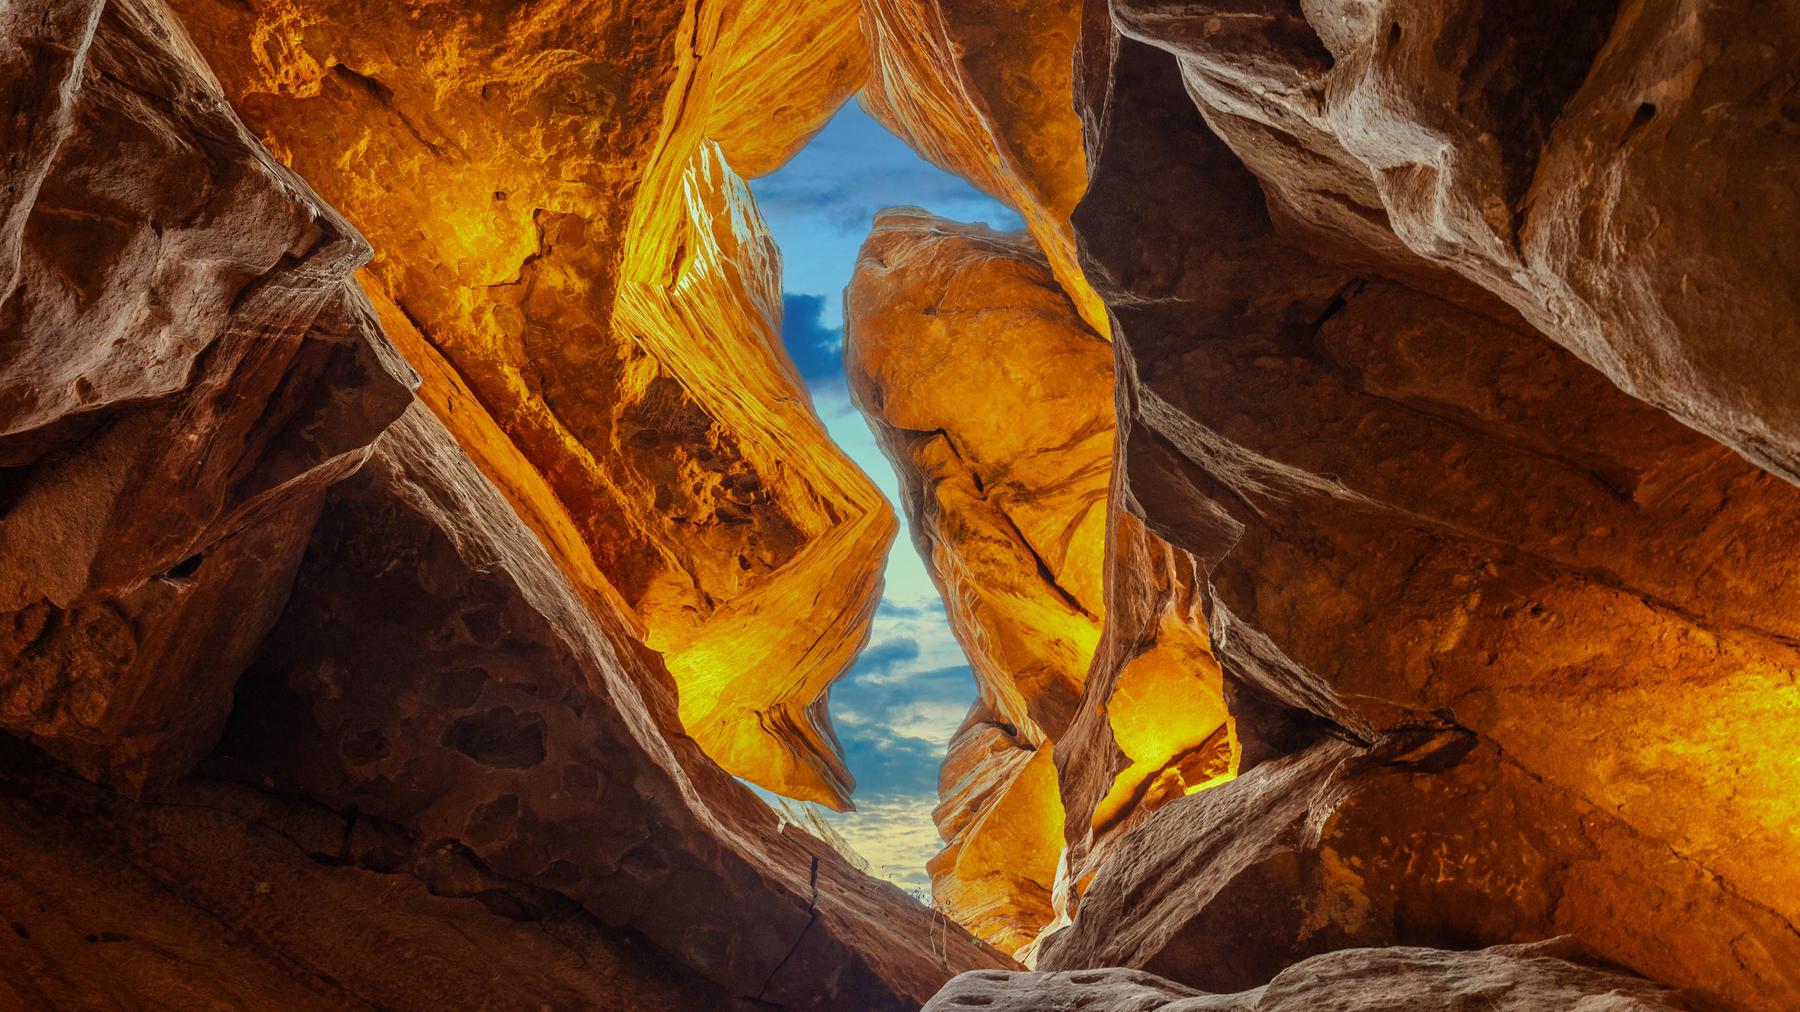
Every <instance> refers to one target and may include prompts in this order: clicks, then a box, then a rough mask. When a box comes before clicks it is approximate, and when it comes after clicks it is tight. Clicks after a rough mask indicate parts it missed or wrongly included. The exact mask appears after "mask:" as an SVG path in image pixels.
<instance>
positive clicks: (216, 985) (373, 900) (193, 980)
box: [0, 743, 737, 1012]
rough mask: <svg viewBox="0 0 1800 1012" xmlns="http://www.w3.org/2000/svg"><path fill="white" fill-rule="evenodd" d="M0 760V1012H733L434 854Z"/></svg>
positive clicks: (284, 807) (283, 804)
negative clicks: (385, 1011) (114, 1011)
mask: <svg viewBox="0 0 1800 1012" xmlns="http://www.w3.org/2000/svg"><path fill="white" fill-rule="evenodd" d="M0 751H3V760H4V761H3V762H0V770H3V772H0V812H3V813H4V817H3V818H0V846H3V847H4V852H5V854H6V860H5V861H3V862H0V909H3V910H4V911H5V915H4V919H5V920H6V921H7V924H6V925H4V926H0V966H3V967H5V973H4V974H0V1004H4V1005H5V1006H6V1007H7V1008H16V1009H32V1010H64V1009H66V1010H70V1012H75V1010H86V1009H95V1008H178V1009H191V1008H222V1009H266V1008H281V1009H307V1010H311V1009H345V1008H368V1007H372V1006H373V1007H380V1008H390V1009H396V1010H408V1012H411V1010H418V1012H427V1010H440V1009H446V1008H465V1007H469V1005H470V1003H471V996H474V995H479V996H480V998H479V1002H480V1007H482V1008H487V1009H495V1010H519V1012H541V1010H543V1009H545V1008H550V1009H555V1010H558V1012H562V1010H568V1012H575V1010H578V1009H594V1008H608V1009H621V1010H628V1012H692V1010H700V1009H705V1010H709V1012H711V1010H728V1009H733V1008H735V1007H737V1006H734V1005H733V1003H732V999H731V997H730V996H729V995H727V994H726V993H724V992H723V991H721V990H719V989H718V988H717V987H715V986H712V985H709V984H708V983H707V982H706V981H704V980H703V979H700V978H697V977H696V976H695V975H694V974H692V973H691V972H689V971H688V970H687V969H686V968H685V967H682V966H681V965H680V964H679V963H677V962H676V961H675V960H673V959H671V958H669V956H668V955H667V954H666V953H663V952H660V951H658V950H657V949H656V948H655V947H654V946H652V945H650V944H649V943H647V942H645V941H644V939H643V938H642V937H641V936H639V935H637V934H635V933H634V932H631V931H629V930H620V929H614V928H609V927H607V926H606V925H604V924H601V923H600V922H599V921H597V920H596V919H595V918H593V917H592V916H591V915H588V914H585V913H584V912H583V911H581V910H580V908H579V907H578V906H577V905H576V904H574V903H573V902H571V901H569V900H567V899H564V898H562V897H560V896H558V895H556V894H554V893H547V892H545V891H543V890H533V889H530V888H528V887H524V886H521V885H519V884H518V883H515V882H508V881H506V880H504V879H502V878H500V877H498V876H496V875H494V874H493V873H492V872H490V871H488V870H486V869H485V868H483V867H482V866H481V864H480V862H479V861H477V860H475V859H474V858H472V857H471V856H470V855H469V853H468V851H467V850H466V849H463V848H460V847H458V846H456V845H455V844H453V843H450V842H448V841H431V840H422V839H419V838H417V837H416V836H414V835H412V834H410V833H408V832H407V831H406V830H405V829H404V828H402V827H400V826H398V825H394V824H392V823H386V822H383V821H381V820H379V819H375V818H372V817H370V816H367V815H362V814H358V813H354V812H349V813H346V812H340V811H333V810H330V809H326V808H324V807H322V806H320V805H318V804H317V803H314V802H308V801H305V800H303V799H297V798H294V797H292V796H279V795H273V794H269V793H266V792H263V791H260V790H257V789H256V788H254V787H251V786H248V785H244V784H239V783H234V782H230V781H228V780H220V779H216V778H193V779H190V780H186V781H183V782H181V783H180V784H177V785H174V786H172V787H170V788H169V789H168V790H166V791H165V792H164V794H163V796H162V797H161V798H160V800H159V801H157V802H156V803H138V802H131V801H128V800H126V799H124V798H122V797H120V796H118V795H116V794H112V793H110V792H108V791H106V790H104V789H102V788H98V787H95V786H93V785H91V784H87V783H84V782H82V781H80V780H77V779H75V778H74V777H72V776H70V775H69V774H67V773H66V772H61V771H57V770H53V769H51V768H50V767H49V764H48V763H46V762H44V761H43V760H42V759H33V758H31V757H29V756H26V755H24V754H23V753H24V751H25V750H24V749H22V748H20V747H18V746H16V745H13V744H10V743H7V744H4V745H0ZM401 954H403V957H404V958H397V956H399V955H401Z"/></svg>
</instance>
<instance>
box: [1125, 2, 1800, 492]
mask: <svg viewBox="0 0 1800 1012" xmlns="http://www.w3.org/2000/svg"><path fill="white" fill-rule="evenodd" d="M1111 8H1112V11H1113V20H1114V22H1115V23H1116V25H1117V26H1118V28H1119V30H1121V31H1122V32H1124V33H1125V34H1126V35H1128V36H1130V37H1132V38H1134V39H1138V40H1141V41H1143V42H1146V43H1148V44H1150V45H1154V46H1157V47H1160V48H1161V49H1163V50H1164V51H1166V52H1168V53H1170V54H1172V55H1173V56H1174V57H1176V58H1177V60H1178V61H1179V65H1180V69H1181V76H1182V84H1183V86H1184V87H1185V89H1186V90H1187V91H1188V92H1189V94H1190V95H1191V97H1192V99H1193V102H1194V104H1195V105H1197V106H1198V107H1199V109H1200V110H1201V111H1202V112H1203V113H1204V115H1205V117H1206V119H1207V122H1208V123H1209V124H1210V125H1211V127H1212V128H1213V129H1214V130H1215V131H1217V133H1218V135H1219V136H1220V137H1221V138H1222V139H1223V140H1224V141H1225V142H1226V143H1227V144H1228V145H1229V146H1230V147H1231V148H1232V150H1233V151H1234V152H1235V153H1236V154H1237V156H1238V157H1239V158H1240V159H1242V161H1243V163H1244V164H1245V165H1246V166H1247V167H1248V168H1250V169H1251V170H1252V171H1253V172H1255V174H1256V175H1257V177H1258V178H1259V179H1261V180H1262V181H1263V183H1264V184H1265V186H1266V187H1267V188H1268V190H1269V192H1270V193H1271V195H1272V197H1273V199H1274V200H1275V201H1276V203H1277V204H1278V205H1279V207H1280V208H1281V210H1282V213H1284V214H1289V215H1292V216H1293V217H1294V218H1296V219H1298V220H1299V221H1303V222H1305V223H1306V225H1307V226H1308V227H1309V228H1311V229H1316V230H1317V231H1318V232H1319V233H1322V234H1323V235H1324V236H1328V237H1329V238H1330V239H1333V240H1343V241H1346V242H1348V243H1349V244H1351V245H1353V246H1355V247H1359V248H1363V249H1365V250H1369V251H1372V252H1377V253H1379V254H1382V255H1386V256H1394V255H1400V256H1403V257H1404V258H1405V259H1410V260H1413V261H1428V262H1430V263H1432V264H1435V265H1440V266H1442V267H1445V268H1448V269H1450V270H1452V271H1454V272H1456V273H1457V274H1458V275H1460V276H1462V277H1464V278H1466V279H1469V280H1471V281H1473V282H1475V283H1476V284H1478V285H1480V286H1481V287H1482V288H1484V289H1486V290H1488V291H1490V292H1492V293H1494V294H1495V295H1497V296H1499V297H1500V298H1502V299H1504V300H1505V301H1506V302H1507V304H1508V305H1510V306H1511V307H1513V308H1514V309H1516V310H1518V312H1519V313H1520V314H1522V315H1523V316H1524V318H1525V319H1526V320H1527V321H1529V322H1530V324H1531V325H1532V326H1533V327H1535V328H1536V329H1537V330H1538V331H1539V332H1540V333H1542V334H1543V335H1545V336H1547V337H1549V338H1550V339H1551V340H1553V341H1555V342H1557V343H1558V344H1560V345H1562V346H1563V347H1565V348H1567V349H1569V350H1570V351H1573V352H1574V353H1575V354H1576V355H1577V356H1578V357H1579V358H1580V359H1582V360H1583V361H1585V362H1586V363H1588V364H1589V365H1591V366H1593V367H1595V368H1596V369H1598V370H1600V371H1601V372H1602V373H1604V374H1605V375H1606V376H1607V378H1608V379H1610V380H1612V381H1613V382H1614V383H1615V384H1617V385H1618V386H1619V387H1620V388H1621V389H1623V390H1625V391H1627V392H1629V393H1631V394H1634V395H1636V396H1638V397H1641V398H1643V399H1644V400H1647V401H1649V402H1651V403H1653V404H1655V405H1657V406H1658V407H1661V408H1663V409H1664V410H1666V411H1668V412H1669V413H1670V414H1672V415H1674V416H1675V417H1677V418H1679V419H1681V420H1682V421H1684V422H1686V423H1688V424H1689V425H1692V426H1694V427H1695V428H1698V429H1700V430H1701V431H1703V432H1706V433H1708V434H1709V435H1712V436H1714V437H1715V438H1718V439H1720V440H1721V441H1723V442H1725V443H1726V444H1727V445H1729V446H1732V447H1733V448H1735V449H1737V450H1738V451H1739V452H1740V453H1742V454H1744V455H1745V456H1746V457H1748V458H1749V459H1750V460H1752V461H1754V462H1756V463H1758V464H1760V465H1762V466H1764V467H1767V468H1769V469H1770V470H1772V471H1774V472H1775V473H1777V474H1780V475H1782V476H1783V477H1786V478H1788V479H1789V480H1790V481H1793V480H1795V479H1796V478H1797V477H1800V468H1797V466H1796V461H1797V460H1800V438H1797V435H1796V433H1797V432H1800V408H1796V406H1795V403H1794V399H1793V397H1792V396H1791V393H1790V391H1791V390H1792V389H1793V387H1794V383H1795V381H1796V379H1800V358H1796V352H1795V350H1794V349H1795V348H1796V347H1800V341H1797V340H1796V334H1797V330H1796V327H1797V326H1800V325H1797V324H1796V322H1795V321H1796V320H1797V319H1800V294H1796V293H1797V292H1800V286H1797V285H1796V284H1795V279H1796V278H1800V252H1797V251H1796V248H1795V245H1794V243H1793V242H1792V241H1791V239H1790V237H1789V233H1790V230H1791V226H1792V223H1793V221H1794V219H1795V215H1796V206H1795V202H1794V194H1793V190H1792V187H1791V186H1789V185H1788V184H1787V180H1788V179H1789V178H1791V176H1792V172H1793V166H1794V164H1795V163H1796V161H1800V131H1797V130H1796V128H1795V127H1796V123H1797V122H1800V105H1797V104H1796V101H1795V98H1794V89H1795V87H1796V85H1800V66H1796V64H1795V61H1794V59H1793V53H1794V52H1795V50H1796V47H1797V46H1800V12H1797V11H1795V10H1794V9H1793V8H1791V7H1787V6H1781V5H1778V6H1776V7H1772V8H1770V9H1768V10H1767V11H1766V12H1764V14H1765V15H1766V16H1759V17H1753V18H1746V17H1742V16H1739V13H1738V12H1728V11H1726V10H1724V9H1713V8H1709V9H1705V10H1700V9H1696V8H1692V7H1690V6H1688V5H1684V4H1681V3H1676V2H1673V0H1667V2H1660V0H1659V2H1653V3H1644V4H1631V3H1615V2H1606V3H1594V4H1583V5H1581V6H1580V8H1579V9H1570V8H1566V7H1564V6H1561V5H1556V4H1543V3H1522V4H1497V3H1486V2H1481V0H1457V2H1451V3H1437V2H1429V0H1387V2H1383V3H1377V4H1368V3H1363V2H1360V0H1358V2H1350V0H1342V2H1324V3H1312V4H1306V5H1282V6H1280V7H1278V8H1275V9H1271V10H1268V11H1258V12H1254V13H1246V12H1244V11H1241V10H1239V9H1237V7H1236V6H1235V5H1231V4H1220V3H1210V2H1209V3H1179V4H1176V3H1167V2H1164V0H1119V2H1117V3H1114V4H1112V5H1111Z"/></svg>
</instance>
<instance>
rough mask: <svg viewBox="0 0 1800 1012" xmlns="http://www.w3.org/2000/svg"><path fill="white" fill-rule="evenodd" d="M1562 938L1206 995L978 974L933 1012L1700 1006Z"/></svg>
mask: <svg viewBox="0 0 1800 1012" xmlns="http://www.w3.org/2000/svg"><path fill="white" fill-rule="evenodd" d="M1581 959H1582V954H1581V953H1580V951H1579V947H1578V946H1574V945H1571V944H1569V943H1568V942H1566V941H1563V940H1558V941H1551V942H1542V943H1538V944H1535V945H1502V946H1494V947H1492V948H1488V949H1481V950H1479V951H1475V952H1445V951H1441V950H1436V949H1425V948H1411V947H1395V948H1385V949H1343V950H1339V951H1337V952H1332V953H1328V954H1325V955H1320V956H1314V957H1312V958H1311V959H1308V960H1304V961H1302V962H1300V963H1296V964H1295V965H1293V966H1291V967H1288V968H1287V969H1286V970H1283V971H1282V972H1281V973H1279V974H1277V975H1276V976H1275V979H1273V980H1271V981H1269V983H1268V984H1266V985H1264V986H1261V987H1257V988H1253V989H1251V990H1248V991H1243V992H1239V993H1236V994H1205V993H1202V992H1198V991H1195V990H1193V989H1191V988H1186V987H1182V986H1181V985H1180V984H1176V983H1174V982H1173V981H1169V980H1165V979H1163V978H1160V977H1157V976H1155V975H1154V974H1149V973H1144V972H1142V971H1138V970H1120V969H1109V970H1084V971H1075V972H1064V973H996V972H993V971H990V970H975V971H971V972H969V973H965V974H963V975H962V976H960V977H957V978H956V979H955V980H953V981H951V982H950V983H949V984H948V985H946V986H945V988H944V990H942V991H940V992H939V993H938V996H937V997H935V998H933V999H932V1000H931V1001H930V1002H928V1003H926V1005H925V1010H926V1012H953V1010H955V1009H967V1008H980V1009H987V1010H989V1012H1043V1010H1045V1009H1061V1008H1079V1009H1082V1010H1084V1012H1315V1010H1319V1009H1332V1010H1335V1012H1457V1010H1461V1009H1467V1008H1473V1007H1480V1008H1482V1009H1492V1010H1494V1012H1541V1010H1544V1009H1594V1010H1599V1009H1607V1010H1609V1012H1610V1010H1618V1012H1628V1010H1646V1012H1648V1010H1652V1009H1693V1008H1696V1007H1697V1006H1696V1005H1694V1004H1693V1003H1692V1002H1691V1001H1690V1000H1688V999H1687V998H1686V997H1684V996H1683V995H1681V994H1680V993H1678V992H1674V991H1671V990H1670V989H1669V988H1666V987H1663V986H1661V985H1658V984H1653V983H1651V982H1649V981H1646V980H1642V979H1639V978H1636V977H1630V976H1626V975H1624V974H1620V973H1615V972H1611V971H1607V970H1601V969H1595V968H1592V967H1590V966H1586V965H1582V963H1581V962H1580V960H1581Z"/></svg>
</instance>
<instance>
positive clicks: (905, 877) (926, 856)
mask: <svg viewBox="0 0 1800 1012" xmlns="http://www.w3.org/2000/svg"><path fill="white" fill-rule="evenodd" d="M935 807H937V797H936V796H935V795H931V794H915V795H905V796H891V797H878V798H869V799H866V800H859V801H858V802H857V811H856V812H854V813H851V814H848V815H840V814H838V813H836V812H826V813H824V816H825V819H826V820H827V821H828V822H830V823H831V826H832V828H834V829H836V830H837V831H838V834H839V835H840V836H842V837H843V838H844V840H845V841H846V842H848V843H849V844H850V846H851V847H853V848H855V849H856V852H857V853H858V854H860V855H862V857H863V859H864V860H866V861H868V862H869V871H870V872H871V873H873V874H875V875H878V876H880V877H882V878H885V879H887V880H888V881H890V882H892V883H894V884H895V885H898V886H899V887H900V888H902V889H905V890H906V891H908V892H910V893H912V894H913V896H914V897H915V898H917V899H918V900H919V901H920V902H922V903H926V904H929V903H930V901H931V878H930V876H929V875H927V874H926V873H925V862H927V861H929V860H931V858H932V855H934V854H936V853H937V852H938V851H939V850H940V849H941V848H942V847H943V845H944V843H943V841H942V840H941V839H939V837H938V834H937V827H936V825H934V824H933V823H932V821H931V810H932V809H933V808H935Z"/></svg>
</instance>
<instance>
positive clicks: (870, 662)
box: [850, 639, 919, 678]
mask: <svg viewBox="0 0 1800 1012" xmlns="http://www.w3.org/2000/svg"><path fill="white" fill-rule="evenodd" d="M918 656H919V644H918V642H917V641H915V640H910V639H891V640H882V641H881V642H880V643H877V644H875V645H874V646H872V647H869V648H868V649H867V650H864V651H863V652H862V656H860V657H858V658H857V659H856V665H855V667H853V668H851V669H850V677H851V678H856V677H858V676H867V675H871V674H878V675H885V674H887V673H888V672H890V671H892V670H893V669H894V668H895V667H896V666H898V665H899V664H901V663H902V662H905V661H910V660H916V659H917V658H918Z"/></svg>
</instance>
